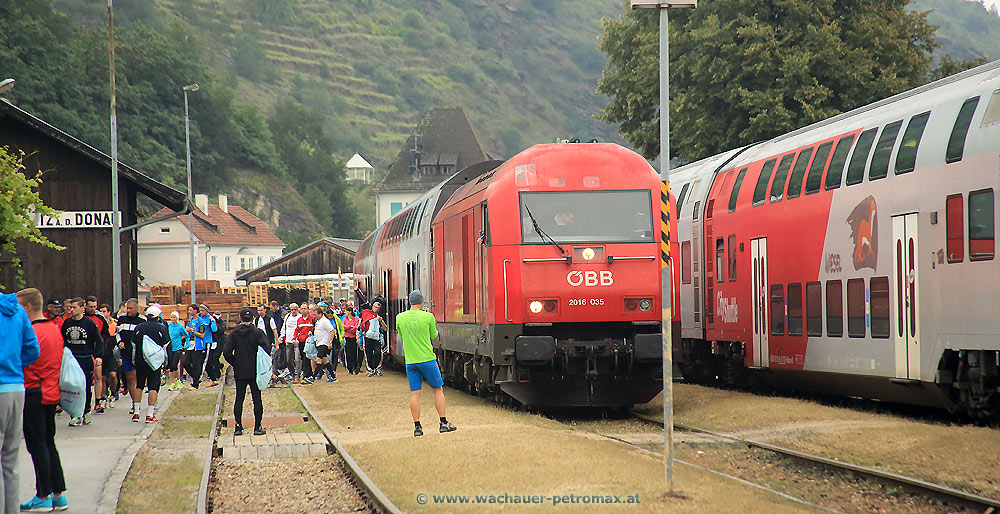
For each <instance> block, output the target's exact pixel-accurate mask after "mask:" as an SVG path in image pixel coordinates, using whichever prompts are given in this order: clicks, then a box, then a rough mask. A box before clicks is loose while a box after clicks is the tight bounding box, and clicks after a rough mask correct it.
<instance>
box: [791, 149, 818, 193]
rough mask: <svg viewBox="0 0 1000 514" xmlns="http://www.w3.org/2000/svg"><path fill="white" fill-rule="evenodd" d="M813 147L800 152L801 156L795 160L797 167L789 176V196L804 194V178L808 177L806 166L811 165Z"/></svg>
mask: <svg viewBox="0 0 1000 514" xmlns="http://www.w3.org/2000/svg"><path fill="white" fill-rule="evenodd" d="M812 153H813V149H812V148H806V149H805V150H802V151H801V152H799V158H798V159H796V160H795V167H794V168H792V174H791V176H790V177H788V198H798V197H799V196H801V195H802V179H804V178H806V168H808V167H809V158H810V157H812Z"/></svg>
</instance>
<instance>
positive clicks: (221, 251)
mask: <svg viewBox="0 0 1000 514" xmlns="http://www.w3.org/2000/svg"><path fill="white" fill-rule="evenodd" d="M195 206H196V209H195V210H194V220H195V221H194V241H195V275H196V278H197V279H209V280H218V281H219V283H220V284H221V285H222V286H223V287H232V286H235V285H236V284H235V279H236V275H237V274H239V273H241V272H243V271H245V270H249V269H253V268H256V267H258V266H260V265H263V264H264V263H267V262H271V261H273V260H275V259H277V258H278V257H281V252H282V250H283V249H284V248H285V243H283V242H282V241H281V239H278V236H276V235H274V233H273V232H271V230H270V229H269V228H268V227H267V225H266V224H264V222H262V221H260V219H258V218H257V217H256V216H254V215H253V214H250V213H249V212H247V211H246V210H245V209H243V208H242V207H238V206H235V205H233V206H230V205H229V199H228V197H227V196H226V195H219V205H209V204H208V196H207V195H195ZM169 213H170V212H169V211H162V212H158V213H156V215H154V217H158V216H163V215H166V214H169ZM188 219H189V217H188V216H186V215H184V216H179V217H176V218H170V219H168V220H165V221H160V222H157V223H152V224H150V225H146V226H144V227H141V228H139V230H138V235H137V238H138V243H139V250H138V252H139V271H140V273H141V274H142V276H143V277H144V278H145V280H144V282H145V283H146V284H150V285H154V284H177V285H180V283H181V281H182V280H189V279H190V278H191V259H190V249H189V248H190V246H189V244H188V240H189V232H188Z"/></svg>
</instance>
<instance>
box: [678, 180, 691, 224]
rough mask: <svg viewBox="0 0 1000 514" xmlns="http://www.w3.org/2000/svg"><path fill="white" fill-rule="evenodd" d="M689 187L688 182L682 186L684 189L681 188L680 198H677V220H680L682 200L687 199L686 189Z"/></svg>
mask: <svg viewBox="0 0 1000 514" xmlns="http://www.w3.org/2000/svg"><path fill="white" fill-rule="evenodd" d="M690 187H691V183H690V182H688V183H687V184H684V187H682V188H681V194H680V196H678V197H677V219H680V217H681V209H682V208H683V207H684V200H685V199H686V198H687V194H688V188H690Z"/></svg>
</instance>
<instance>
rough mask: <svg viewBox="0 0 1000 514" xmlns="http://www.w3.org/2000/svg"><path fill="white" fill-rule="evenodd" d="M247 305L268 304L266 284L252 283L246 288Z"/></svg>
mask: <svg viewBox="0 0 1000 514" xmlns="http://www.w3.org/2000/svg"><path fill="white" fill-rule="evenodd" d="M246 296H247V304H248V305H266V304H267V303H269V301H268V295H267V282H254V283H252V284H250V285H249V286H247V295H246Z"/></svg>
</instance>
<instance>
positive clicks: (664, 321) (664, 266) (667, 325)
mask: <svg viewBox="0 0 1000 514" xmlns="http://www.w3.org/2000/svg"><path fill="white" fill-rule="evenodd" d="M629 5H631V7H632V9H658V10H659V11H660V181H661V182H662V183H663V186H662V193H661V195H662V199H661V201H662V206H661V209H662V210H665V211H666V212H663V213H661V215H660V217H661V222H660V223H661V231H662V234H661V243H660V244H661V266H660V291H661V296H662V300H661V303H662V305H663V312H662V317H661V319H660V330H661V333H662V336H663V432H664V433H663V439H664V449H663V453H664V461H665V466H666V473H667V492H668V493H673V492H674V389H673V371H674V370H673V367H674V362H673V361H674V359H673V354H672V353H671V352H672V346H673V345H672V342H673V327H672V326H671V321H672V319H673V316H671V310H672V309H671V307H672V305H671V303H672V301H673V293H672V291H671V287H672V286H673V284H672V282H671V270H672V266H671V265H670V223H671V220H670V201H669V198H670V196H669V194H670V58H669V54H668V52H667V50H668V41H669V31H668V30H669V27H668V26H667V10H668V9H684V8H689V9H693V8H695V7H697V1H696V0H687V1H674V2H663V1H658V0H630V1H629Z"/></svg>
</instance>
